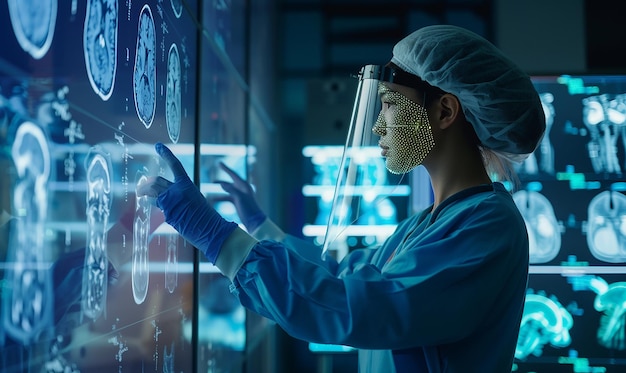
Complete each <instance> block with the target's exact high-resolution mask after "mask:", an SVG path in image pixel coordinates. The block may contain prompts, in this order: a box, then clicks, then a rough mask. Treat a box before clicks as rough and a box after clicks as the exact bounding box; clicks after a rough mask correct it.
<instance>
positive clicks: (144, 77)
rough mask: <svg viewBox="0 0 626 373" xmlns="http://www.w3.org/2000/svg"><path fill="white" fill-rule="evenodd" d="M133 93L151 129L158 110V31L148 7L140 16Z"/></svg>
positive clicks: (140, 116) (137, 106)
mask: <svg viewBox="0 0 626 373" xmlns="http://www.w3.org/2000/svg"><path fill="white" fill-rule="evenodd" d="M133 92H134V96H135V108H136V109H137V115H138V116H139V119H140V120H141V122H142V123H143V124H144V126H146V128H150V126H152V121H153V120H154V111H155V109H156V31H155V28H154V19H153V18H152V11H151V10H150V7H149V6H148V5H144V7H143V8H142V9H141V13H140V15H139V28H138V34H137V49H136V52H135V69H134V72H133Z"/></svg>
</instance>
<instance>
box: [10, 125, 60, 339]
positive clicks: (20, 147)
mask: <svg viewBox="0 0 626 373" xmlns="http://www.w3.org/2000/svg"><path fill="white" fill-rule="evenodd" d="M11 155H12V157H13V162H14V164H15V171H16V173H17V175H16V181H15V186H14V191H13V196H12V205H13V211H15V214H16V215H17V216H16V219H15V227H14V230H13V231H12V232H11V235H10V237H9V242H10V244H9V246H8V247H9V252H8V260H9V262H12V263H14V264H13V265H12V266H11V267H9V268H8V270H7V271H6V273H5V282H6V285H5V286H4V289H5V290H4V291H6V293H5V294H3V296H2V316H3V329H4V330H5V332H6V333H7V334H8V335H10V336H11V337H13V338H15V339H16V340H18V341H20V342H21V343H23V344H25V345H27V344H29V343H31V342H32V341H33V340H34V338H36V337H37V336H38V334H39V333H40V332H41V331H42V330H43V329H44V328H46V327H48V326H50V325H49V324H50V323H51V312H52V303H53V293H52V291H53V289H52V281H51V279H50V272H49V271H48V270H47V268H48V266H49V263H47V260H49V259H50V258H47V256H48V255H47V254H49V253H47V247H46V242H45V240H44V237H45V234H44V233H45V222H46V219H47V212H48V189H47V188H48V181H49V179H50V150H49V146H48V140H47V138H46V136H45V134H44V131H43V130H42V128H41V127H40V126H38V125H37V124H35V123H33V122H29V121H25V122H23V123H21V124H20V125H19V127H18V128H17V131H16V134H15V140H14V142H13V145H12V147H11Z"/></svg>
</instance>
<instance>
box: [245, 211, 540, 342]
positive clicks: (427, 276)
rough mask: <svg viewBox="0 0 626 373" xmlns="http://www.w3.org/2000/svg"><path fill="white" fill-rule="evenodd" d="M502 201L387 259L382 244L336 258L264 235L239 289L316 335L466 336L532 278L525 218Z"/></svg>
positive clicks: (443, 219) (448, 221) (415, 239)
mask: <svg viewBox="0 0 626 373" xmlns="http://www.w3.org/2000/svg"><path fill="white" fill-rule="evenodd" d="M499 203H500V202H499V201H494V203H482V204H481V205H479V206H478V207H476V206H474V207H472V208H465V209H463V208H459V209H456V210H455V209H452V210H451V211H449V212H447V213H442V214H440V216H439V217H438V218H437V221H436V222H435V223H434V224H433V225H431V226H430V227H429V228H428V230H426V231H424V232H415V233H414V234H413V235H411V236H410V237H406V238H405V239H404V242H403V243H401V244H400V245H399V246H397V250H396V251H395V255H394V256H393V258H392V259H391V260H389V261H388V262H387V263H386V264H384V265H382V266H381V265H380V264H379V265H376V264H375V263H374V262H373V260H372V258H373V257H374V255H375V250H369V249H361V250H355V251H353V252H351V253H350V254H349V255H347V256H346V257H345V258H344V259H343V260H342V261H341V262H340V263H337V262H335V261H333V260H322V259H321V256H320V251H319V249H315V248H314V247H311V246H309V247H306V248H304V247H302V246H301V245H300V244H298V243H297V242H294V241H289V239H286V240H285V241H284V242H282V243H279V242H276V241H261V242H258V243H257V244H255V245H254V247H253V248H252V249H251V251H250V253H249V255H248V256H247V258H246V260H245V261H244V263H243V265H242V267H241V268H240V269H239V271H237V273H236V275H235V277H234V279H233V292H234V293H235V294H236V295H237V296H238V297H239V299H240V301H241V303H242V304H243V305H244V306H245V307H247V308H249V309H252V310H253V311H256V312H257V313H259V314H261V315H263V316H265V317H267V318H269V319H271V320H273V321H275V322H276V323H278V324H279V325H280V326H281V327H282V328H283V329H284V330H285V331H286V332H287V333H289V334H290V335H292V336H294V337H296V338H300V339H303V340H307V341H310V342H317V343H329V344H342V345H349V346H353V347H356V348H366V349H379V348H383V349H402V348H410V347H415V346H420V345H422V346H423V345H433V344H440V343H447V342H453V341H455V340H459V339H461V338H463V337H465V336H467V335H469V334H470V333H473V332H475V331H476V330H477V328H478V327H479V324H480V322H482V321H481V320H484V319H485V318H486V317H487V316H488V314H489V313H490V312H497V311H498V308H499V307H500V306H499V305H498V302H503V301H504V302H507V301H508V300H509V299H510V295H509V294H508V293H509V292H510V291H509V290H510V286H514V287H517V288H519V289H523V288H524V287H525V284H526V277H525V276H526V274H527V263H528V262H527V254H528V252H527V249H528V240H527V237H526V230H525V228H524V225H523V224H524V223H523V220H521V217H519V216H518V214H517V212H516V211H517V210H513V209H514V208H515V207H514V206H513V207H510V206H509V207H508V208H505V209H503V208H502V207H501V206H499ZM403 238H404V237H403ZM389 242H393V243H394V244H395V243H397V242H398V237H397V235H396V237H392V238H390V240H389ZM379 250H380V249H379ZM522 291H523V290H522ZM502 309H505V307H502Z"/></svg>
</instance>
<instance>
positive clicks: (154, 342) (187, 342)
mask: <svg viewBox="0 0 626 373" xmlns="http://www.w3.org/2000/svg"><path fill="white" fill-rule="evenodd" d="M196 13H197V4H196V2H195V1H190V0H185V1H184V2H183V1H180V0H145V1H141V2H136V1H120V0H86V1H77V0H68V1H57V0H46V1H22V0H8V1H4V2H2V4H1V5H0V29H1V30H2V35H3V42H2V48H1V49H0V149H1V153H0V163H1V164H2V166H1V167H0V174H1V175H2V176H1V177H0V183H1V184H2V186H1V187H0V236H1V237H0V278H1V279H2V282H1V284H2V286H1V300H0V303H1V304H0V324H1V327H0V371H2V372H26V371H29V372H102V371H107V372H110V371H116V372H149V371H151V372H191V371H192V369H193V364H194V362H193V359H192V356H193V348H192V344H191V343H192V335H193V332H192V330H191V329H190V328H189V325H190V324H191V323H190V321H191V320H192V319H193V317H194V311H193V296H194V291H195V290H194V281H193V280H194V250H192V248H191V247H190V246H189V244H187V243H186V242H185V241H184V240H182V239H181V238H180V237H179V236H178V234H177V233H176V232H175V231H174V230H173V229H172V228H171V227H169V226H168V225H167V224H164V222H163V215H162V214H161V213H160V212H159V211H158V209H157V208H156V207H154V206H153V205H152V204H151V203H150V201H149V200H147V199H146V198H145V197H141V198H137V196H136V193H135V190H136V187H137V185H138V184H140V183H141V182H143V181H144V180H145V178H146V177H148V176H153V175H163V176H164V177H167V178H170V179H171V175H170V171H169V170H168V169H167V167H166V166H165V165H164V164H163V162H162V161H160V160H159V159H158V158H157V157H156V154H155V152H154V147H153V145H154V143H156V142H163V143H166V144H168V145H169V146H171V147H172V150H173V151H174V153H176V154H178V155H180V157H181V160H182V161H183V163H184V165H185V168H186V169H187V170H188V172H189V173H190V175H191V176H192V177H193V169H194V159H195V151H196V150H195V143H196V137H195V136H196V131H195V128H196V122H197V120H196V107H197V103H196V99H197V86H196V84H197V82H196V80H195V78H194V76H195V74H196V70H197V52H196V50H197V42H198V38H197V26H196V23H195V22H193V21H192V19H191V17H190V14H196Z"/></svg>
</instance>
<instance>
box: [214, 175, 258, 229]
mask: <svg viewBox="0 0 626 373" xmlns="http://www.w3.org/2000/svg"><path fill="white" fill-rule="evenodd" d="M220 167H222V169H223V170H224V171H226V173H227V174H228V175H229V176H230V177H231V178H232V179H233V182H232V183H229V182H227V181H221V180H218V181H217V183H219V184H220V185H221V186H222V188H223V189H224V190H225V191H226V192H227V193H228V196H227V197H224V198H221V200H226V201H230V202H232V204H233V205H235V209H236V210H237V215H239V218H240V219H241V222H242V223H243V225H244V226H245V227H246V229H247V230H248V232H252V231H254V230H255V229H256V228H258V227H259V226H260V225H261V224H262V223H263V222H264V221H265V219H267V216H266V215H265V213H264V212H263V210H261V208H260V207H259V204H258V203H257V201H256V198H255V196H254V190H253V189H252V186H251V185H250V184H249V183H248V182H247V181H245V180H244V179H242V178H240V177H239V175H237V173H236V172H235V171H233V170H232V169H230V168H228V166H226V165H225V164H224V163H220Z"/></svg>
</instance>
